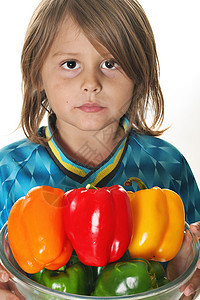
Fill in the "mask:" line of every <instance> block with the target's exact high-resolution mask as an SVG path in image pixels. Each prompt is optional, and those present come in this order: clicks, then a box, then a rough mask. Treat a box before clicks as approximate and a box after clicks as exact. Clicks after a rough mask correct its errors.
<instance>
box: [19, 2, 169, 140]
mask: <svg viewBox="0 0 200 300" xmlns="http://www.w3.org/2000/svg"><path fill="white" fill-rule="evenodd" d="M67 15H69V16H70V17H71V18H73V19H74V20H75V22H77V24H78V25H79V26H80V27H81V28H82V30H83V32H84V33H85V35H86V36H87V38H88V39H89V40H90V42H91V43H92V44H93V45H94V46H95V47H97V45H98V44H101V45H103V46H104V47H105V48H107V50H108V51H109V52H110V53H111V55H113V57H114V58H115V59H116V61H117V62H118V63H119V65H120V66H121V67H122V69H123V70H124V72H125V73H126V74H127V76H128V77H129V78H130V79H132V80H133V82H134V84H135V88H134V92H133V96H132V102H131V105H130V107H129V109H128V111H127V116H128V118H129V120H130V124H131V126H133V127H134V129H135V130H136V131H137V132H139V133H145V134H149V135H154V136H156V135H159V134H161V133H162V131H161V130H160V131H159V130H158V129H157V128H159V126H160V125H161V124H162V122H163V117H164V103H163V95H162V91H161V87H160V84H159V62H158V57H157V52H156V45H155V40H154V35H153V32H152V29H151V26H150V24H149V21H148V19H147V17H146V15H145V12H144V10H143V9H142V7H141V6H140V4H139V3H138V2H137V1H136V0H43V1H41V3H40V4H39V6H38V7H37V9H36V10H35V12H34V14H33V16H32V18H31V21H30V23H29V26H28V29H27V34H26V37H25V42H24V47H23V50H22V56H21V68H22V76H23V97H24V101H23V107H22V114H21V126H22V128H23V130H24V132H25V134H26V136H27V137H28V138H29V139H30V140H31V141H33V142H36V143H42V144H44V138H42V137H40V136H39V135H38V132H37V131H38V129H39V126H40V123H41V121H42V119H43V117H44V114H45V112H46V110H47V111H49V113H50V114H51V113H52V111H50V108H49V105H48V99H47V98H46V95H45V92H44V91H41V75H40V72H41V68H42V65H43V63H44V61H45V58H46V57H47V55H48V52H49V50H50V47H51V45H52V43H53V41H54V38H55V36H56V33H57V31H58V29H59V26H60V25H61V24H62V22H63V21H64V20H65V18H66V16H67ZM148 111H150V112H151V115H152V120H151V124H150V125H148V122H147V115H148Z"/></svg>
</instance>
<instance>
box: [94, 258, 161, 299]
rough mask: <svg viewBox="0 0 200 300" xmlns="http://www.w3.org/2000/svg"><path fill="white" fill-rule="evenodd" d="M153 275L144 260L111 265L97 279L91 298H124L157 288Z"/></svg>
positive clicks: (148, 264) (149, 266)
mask: <svg viewBox="0 0 200 300" xmlns="http://www.w3.org/2000/svg"><path fill="white" fill-rule="evenodd" d="M157 287H158V285H157V280H156V276H155V273H153V272H151V265H150V263H149V262H148V261H147V260H145V259H140V258H138V259H133V260H129V261H125V262H117V263H112V264H109V265H107V266H105V267H104V269H103V271H102V273H101V274H100V276H99V277H98V279H97V282H96V286H95V289H94V292H93V293H92V295H93V296H100V297H110V296H125V295H132V294H137V293H141V292H146V291H149V290H152V289H154V288H157Z"/></svg>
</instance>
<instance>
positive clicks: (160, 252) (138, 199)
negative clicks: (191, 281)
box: [125, 177, 185, 262]
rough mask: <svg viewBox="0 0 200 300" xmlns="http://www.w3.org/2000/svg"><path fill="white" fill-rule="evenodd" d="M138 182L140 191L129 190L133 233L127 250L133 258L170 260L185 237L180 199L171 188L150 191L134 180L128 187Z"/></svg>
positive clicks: (131, 180)
mask: <svg viewBox="0 0 200 300" xmlns="http://www.w3.org/2000/svg"><path fill="white" fill-rule="evenodd" d="M133 181H134V182H137V184H138V185H139V187H140V189H141V190H139V191H137V192H135V193H134V192H131V191H128V195H129V199H130V203H131V210H132V221H133V231H132V239H131V242H130V244H129V247H128V250H129V252H130V255H131V257H143V258H145V259H153V260H157V261H163V262H164V261H169V260H171V259H172V258H174V257H175V256H176V254H177V253H178V251H179V249H180V247H181V245H182V241H183V236H184V228H185V212H184V206H183V202H182V200H181V198H180V196H179V195H178V194H177V193H175V192H174V191H171V190H169V189H161V188H159V187H153V188H151V189H147V187H146V186H145V185H144V183H143V182H142V181H141V180H140V179H138V178H135V177H131V178H129V179H128V180H127V181H126V182H125V186H130V185H131V184H132V182H133Z"/></svg>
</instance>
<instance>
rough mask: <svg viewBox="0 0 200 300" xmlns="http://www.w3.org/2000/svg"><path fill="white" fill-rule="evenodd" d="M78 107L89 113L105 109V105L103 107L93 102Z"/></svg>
mask: <svg viewBox="0 0 200 300" xmlns="http://www.w3.org/2000/svg"><path fill="white" fill-rule="evenodd" d="M77 108H78V109H80V110H81V111H83V112H87V113H96V112H100V111H102V110H104V109H105V107H103V106H101V105H99V104H97V103H92V104H90V103H85V104H83V105H81V106H79V107H77Z"/></svg>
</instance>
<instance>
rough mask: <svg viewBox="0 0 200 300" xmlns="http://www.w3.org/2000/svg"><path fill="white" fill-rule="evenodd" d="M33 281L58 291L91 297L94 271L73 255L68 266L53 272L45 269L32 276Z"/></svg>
mask: <svg viewBox="0 0 200 300" xmlns="http://www.w3.org/2000/svg"><path fill="white" fill-rule="evenodd" d="M31 279H32V280H34V281H36V282H38V283H40V284H42V285H45V286H47V287H49V288H52V289H54V290H57V291H61V292H65V293H71V294H80V295H90V293H91V291H92V290H93V289H94V271H93V268H92V267H90V266H86V265H84V264H82V263H81V262H80V261H79V260H78V258H77V256H76V255H72V257H71V258H70V261H69V262H68V264H67V265H66V266H63V267H62V268H60V269H58V270H56V271H52V270H47V269H43V270H41V271H40V272H38V273H35V274H31Z"/></svg>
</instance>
